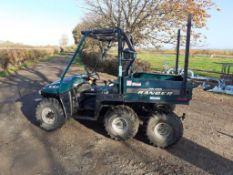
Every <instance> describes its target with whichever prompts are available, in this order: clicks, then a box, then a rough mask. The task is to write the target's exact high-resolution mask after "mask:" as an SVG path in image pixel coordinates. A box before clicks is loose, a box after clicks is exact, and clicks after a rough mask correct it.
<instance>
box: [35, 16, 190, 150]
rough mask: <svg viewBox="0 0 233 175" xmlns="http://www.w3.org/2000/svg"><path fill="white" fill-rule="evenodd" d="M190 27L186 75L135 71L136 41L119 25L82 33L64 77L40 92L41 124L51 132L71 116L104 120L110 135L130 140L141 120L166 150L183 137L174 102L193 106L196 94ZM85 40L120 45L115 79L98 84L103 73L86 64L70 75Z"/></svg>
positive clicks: (39, 110) (155, 143)
mask: <svg viewBox="0 0 233 175" xmlns="http://www.w3.org/2000/svg"><path fill="white" fill-rule="evenodd" d="M190 30H191V20H190V21H189V25H188V30H187V31H188V32H187V33H188V35H187V48H186V49H187V50H186V58H185V60H186V61H185V63H186V64H185V74H184V75H183V76H180V75H168V74H160V73H146V72H134V69H133V65H134V61H135V59H136V51H135V48H134V45H133V41H132V38H130V37H129V36H128V35H127V34H126V33H124V32H123V31H122V30H121V29H120V28H114V29H100V30H88V31H83V32H82V38H81V40H80V42H79V45H78V48H77V50H76V51H75V53H74V55H73V56H72V58H71V59H70V61H69V64H68V65H67V67H66V69H65V70H64V72H63V74H62V75H61V78H60V80H58V81H55V82H54V83H51V84H48V85H46V86H45V87H43V88H42V89H41V90H40V94H41V96H42V97H43V98H42V100H41V101H40V103H39V104H38V106H37V110H36V118H37V120H38V122H39V124H40V127H41V128H43V129H45V130H47V131H52V130H55V129H57V128H59V127H61V126H62V125H63V124H64V122H65V121H66V120H67V119H69V118H70V117H74V118H76V119H84V120H94V121H97V120H98V121H103V122H104V127H105V129H106V131H107V133H108V134H109V136H110V137H111V138H113V139H116V140H127V139H130V138H133V137H134V136H135V135H136V134H137V132H138V129H139V125H140V124H143V125H145V126H146V135H147V137H148V139H149V141H150V142H151V143H152V144H153V145H155V146H158V147H162V148H165V147H167V146H170V145H172V144H174V143H176V142H177V141H178V140H179V139H180V138H181V137H182V135H183V125H182V121H181V118H182V117H178V116H177V115H176V114H175V113H174V112H173V111H174V108H175V105H176V104H189V101H190V100H191V98H192V84H191V83H190V82H189V81H188V80H187V69H188V55H189V41H190ZM87 38H91V39H94V40H98V41H100V42H103V43H107V48H109V47H111V45H112V43H115V44H116V46H117V48H118V57H117V58H118V77H117V79H116V80H109V81H105V83H102V84H101V83H100V84H99V83H98V81H99V80H100V76H99V74H98V73H97V72H96V70H90V68H87V67H86V69H85V72H84V73H83V74H75V75H70V76H67V72H68V71H69V69H70V67H71V65H73V64H76V63H77V60H76V59H80V57H81V51H82V49H83V45H84V43H85V40H86V39H87ZM105 50H106V49H105ZM103 54H105V53H104V52H103ZM101 126H102V125H101Z"/></svg>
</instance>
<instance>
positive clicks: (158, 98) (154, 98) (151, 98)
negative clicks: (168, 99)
mask: <svg viewBox="0 0 233 175" xmlns="http://www.w3.org/2000/svg"><path fill="white" fill-rule="evenodd" d="M150 100H160V97H153V96H152V97H150Z"/></svg>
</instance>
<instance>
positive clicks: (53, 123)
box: [36, 98, 65, 131]
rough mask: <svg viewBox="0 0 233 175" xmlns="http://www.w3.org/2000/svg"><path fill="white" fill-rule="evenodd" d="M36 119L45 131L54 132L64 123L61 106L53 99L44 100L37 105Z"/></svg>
mask: <svg viewBox="0 0 233 175" xmlns="http://www.w3.org/2000/svg"><path fill="white" fill-rule="evenodd" d="M36 119H37V121H38V122H39V124H40V127H41V128H43V129H44V130H46V131H52V130H55V129H57V128H59V127H61V126H62V125H63V124H64V122H65V116H64V112H63V109H62V106H61V105H60V103H59V102H58V100H57V99H55V98H45V99H43V100H42V101H41V102H40V103H39V104H38V106H37V109H36Z"/></svg>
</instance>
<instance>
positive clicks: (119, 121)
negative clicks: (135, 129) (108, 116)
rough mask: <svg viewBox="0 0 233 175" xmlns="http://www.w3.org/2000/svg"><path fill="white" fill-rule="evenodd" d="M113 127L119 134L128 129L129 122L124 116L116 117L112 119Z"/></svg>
mask: <svg viewBox="0 0 233 175" xmlns="http://www.w3.org/2000/svg"><path fill="white" fill-rule="evenodd" d="M112 128H113V129H114V131H115V132H116V133H118V134H123V133H125V132H126V131H127V130H128V122H127V121H126V120H125V119H123V118H120V117H118V118H115V119H113V121H112Z"/></svg>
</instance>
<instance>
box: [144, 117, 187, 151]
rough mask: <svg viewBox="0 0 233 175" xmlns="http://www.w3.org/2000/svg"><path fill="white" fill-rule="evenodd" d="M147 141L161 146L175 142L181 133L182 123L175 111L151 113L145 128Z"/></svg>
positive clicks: (164, 146)
mask: <svg viewBox="0 0 233 175" xmlns="http://www.w3.org/2000/svg"><path fill="white" fill-rule="evenodd" d="M146 134H147V137H148V139H149V141H150V142H151V143H152V144H153V145H154V146H158V147H161V148H166V147H168V146H170V145H173V144H175V143H176V142H177V141H179V140H180V138H181V137H182V135H183V124H182V122H181V120H180V118H179V117H178V116H177V115H176V114H175V113H168V114H153V115H152V116H151V117H150V119H149V121H148V124H147V130H146Z"/></svg>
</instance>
